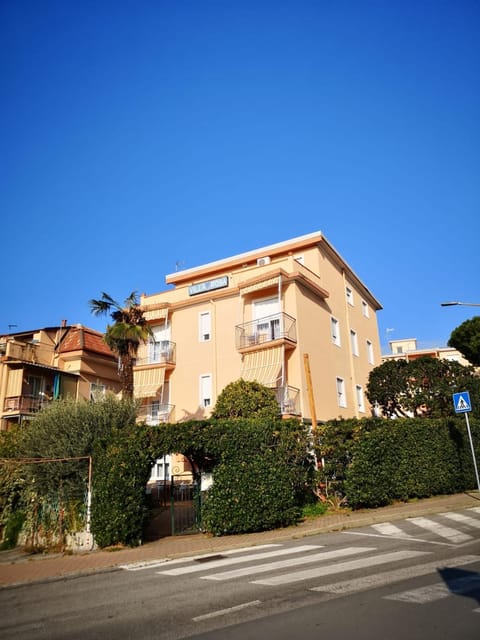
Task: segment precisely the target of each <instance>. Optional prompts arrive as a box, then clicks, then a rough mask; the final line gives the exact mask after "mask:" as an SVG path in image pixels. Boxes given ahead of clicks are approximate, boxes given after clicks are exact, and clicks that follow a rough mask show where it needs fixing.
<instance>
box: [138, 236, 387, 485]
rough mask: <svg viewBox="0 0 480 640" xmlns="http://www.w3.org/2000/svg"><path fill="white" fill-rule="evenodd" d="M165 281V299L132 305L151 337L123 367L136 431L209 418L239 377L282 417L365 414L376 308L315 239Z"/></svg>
mask: <svg viewBox="0 0 480 640" xmlns="http://www.w3.org/2000/svg"><path fill="white" fill-rule="evenodd" d="M166 282H167V284H169V285H173V288H172V289H170V290H167V291H164V292H161V293H158V294H153V295H146V294H143V296H142V298H141V301H140V302H141V306H142V308H143V311H144V314H145V317H146V318H147V320H148V321H149V323H150V325H151V328H152V331H153V333H154V336H155V340H151V341H150V343H149V344H148V345H145V346H144V347H141V348H140V350H139V352H138V359H137V362H136V366H135V368H134V384H135V396H136V397H137V398H140V399H141V402H142V407H141V412H140V418H141V419H144V420H146V421H147V423H149V424H159V423H161V422H164V421H170V422H175V421H176V422H178V421H184V420H188V419H199V418H203V417H208V416H209V415H210V413H211V410H212V409H213V407H214V406H215V403H216V400H217V397H218V395H219V393H220V392H221V391H222V389H224V387H225V386H226V385H227V384H229V383H230V382H232V381H234V380H237V379H239V378H243V379H245V380H257V381H258V382H261V383H263V384H265V385H267V386H269V387H272V388H273V389H274V390H275V393H276V396H277V399H278V403H279V405H280V408H281V412H282V414H283V415H284V416H291V415H293V416H299V417H301V418H303V419H306V420H307V421H308V420H310V419H311V417H312V409H313V410H314V411H315V416H316V418H317V420H319V421H321V420H328V419H331V418H338V417H344V418H349V417H362V416H365V415H368V414H369V413H370V407H369V405H368V402H367V400H366V397H365V393H364V390H365V386H366V384H367V381H368V375H369V373H370V371H371V370H372V369H373V368H374V367H375V366H377V365H378V364H380V361H381V355H380V340H379V334H378V326H377V319H376V312H377V311H378V310H379V309H381V306H380V304H379V302H378V301H377V300H376V298H375V297H374V296H373V295H372V293H371V292H370V291H369V290H368V289H367V287H366V286H365V285H364V284H363V282H362V281H361V280H360V279H359V277H358V276H357V275H356V274H355V272H354V271H353V270H352V269H351V268H350V267H349V266H348V264H347V263H346V262H345V261H344V260H343V258H342V257H341V256H340V255H339V254H338V253H337V251H336V250H335V249H334V248H333V247H332V245H331V244H330V243H329V242H328V241H327V240H326V238H325V237H324V236H323V235H322V233H320V232H316V233H312V234H309V235H305V236H301V237H298V238H294V239H292V240H288V241H285V242H281V243H278V244H274V245H271V246H267V247H264V248H261V249H256V250H253V251H249V252H247V253H243V254H240V255H236V256H232V257H230V258H226V259H223V260H218V261H216V262H212V263H210V264H206V265H202V266H199V267H195V268H192V269H186V270H182V271H178V272H176V273H173V274H171V275H168V276H167V277H166ZM306 355H308V364H309V366H308V365H307V361H306V359H305V358H304V356H306ZM308 374H310V377H311V381H312V384H311V389H310V388H309V385H308V383H307V380H308V378H309V376H308ZM310 391H311V394H310ZM312 401H313V402H312ZM162 473H165V467H162V468H161V469H160V468H159V475H160V474H162Z"/></svg>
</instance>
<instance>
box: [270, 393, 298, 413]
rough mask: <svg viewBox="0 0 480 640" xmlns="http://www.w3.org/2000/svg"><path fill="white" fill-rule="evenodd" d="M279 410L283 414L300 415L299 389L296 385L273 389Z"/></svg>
mask: <svg viewBox="0 0 480 640" xmlns="http://www.w3.org/2000/svg"><path fill="white" fill-rule="evenodd" d="M274 391H275V395H276V398H277V402H278V404H279V405H280V411H281V414H282V416H283V415H291V416H299V415H300V389H297V388H296V387H289V386H285V387H275V389H274Z"/></svg>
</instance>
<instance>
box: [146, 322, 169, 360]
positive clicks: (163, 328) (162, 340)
mask: <svg viewBox="0 0 480 640" xmlns="http://www.w3.org/2000/svg"><path fill="white" fill-rule="evenodd" d="M152 332H153V340H150V343H149V354H148V357H149V362H150V363H155V362H165V361H166V360H168V353H169V350H170V324H169V323H168V322H167V323H165V324H162V325H160V326H158V327H152Z"/></svg>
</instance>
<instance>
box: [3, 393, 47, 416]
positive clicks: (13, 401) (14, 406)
mask: <svg viewBox="0 0 480 640" xmlns="http://www.w3.org/2000/svg"><path fill="white" fill-rule="evenodd" d="M49 402H50V400H48V399H47V398H46V397H45V396H10V397H9V398H5V400H4V403H3V411H4V412H5V413H6V412H9V413H37V411H40V409H43V408H44V407H45V406H46V405H47V404H48V403H49Z"/></svg>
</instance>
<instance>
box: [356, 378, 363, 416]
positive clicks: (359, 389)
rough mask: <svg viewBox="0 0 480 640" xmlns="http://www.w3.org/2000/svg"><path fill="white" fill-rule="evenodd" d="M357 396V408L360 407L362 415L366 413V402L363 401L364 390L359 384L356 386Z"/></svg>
mask: <svg viewBox="0 0 480 640" xmlns="http://www.w3.org/2000/svg"><path fill="white" fill-rule="evenodd" d="M355 394H356V396H357V407H358V410H359V411H360V412H361V413H365V402H364V400H363V389H362V387H361V386H360V385H359V384H357V385H356V386H355Z"/></svg>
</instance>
